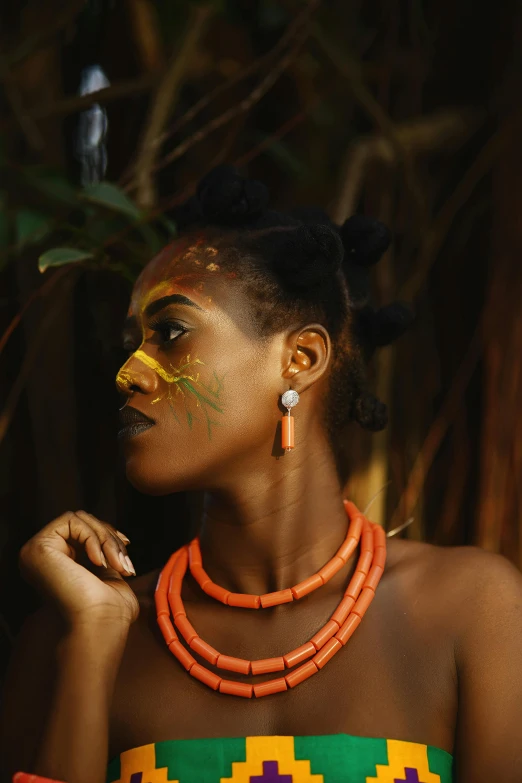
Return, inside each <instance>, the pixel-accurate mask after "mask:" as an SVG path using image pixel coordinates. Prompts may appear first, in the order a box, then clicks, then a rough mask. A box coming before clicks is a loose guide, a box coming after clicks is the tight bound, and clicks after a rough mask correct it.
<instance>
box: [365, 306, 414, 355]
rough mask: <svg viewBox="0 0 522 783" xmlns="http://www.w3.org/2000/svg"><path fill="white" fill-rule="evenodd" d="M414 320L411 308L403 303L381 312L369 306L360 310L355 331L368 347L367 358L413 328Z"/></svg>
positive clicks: (383, 308) (381, 309)
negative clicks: (375, 350) (378, 348)
mask: <svg viewBox="0 0 522 783" xmlns="http://www.w3.org/2000/svg"><path fill="white" fill-rule="evenodd" d="M414 319H415V314H414V313H413V311H412V310H411V308H410V307H408V306H407V305H405V304H402V303H401V302H393V303H392V304H389V305H386V307H381V308H380V310H374V309H373V307H370V306H369V305H366V306H365V307H363V308H362V309H361V310H359V311H358V312H357V318H356V320H355V323H354V331H355V332H356V334H357V336H358V338H359V339H360V341H361V343H362V344H363V345H364V346H366V350H365V356H366V358H367V359H369V358H370V357H371V356H372V354H373V352H374V349H375V348H377V347H381V346H383V345H390V343H392V342H394V340H396V339H397V338H398V337H400V336H401V334H403V333H404V332H405V331H406V330H407V329H408V328H409V327H410V326H411V324H412V323H413V321H414Z"/></svg>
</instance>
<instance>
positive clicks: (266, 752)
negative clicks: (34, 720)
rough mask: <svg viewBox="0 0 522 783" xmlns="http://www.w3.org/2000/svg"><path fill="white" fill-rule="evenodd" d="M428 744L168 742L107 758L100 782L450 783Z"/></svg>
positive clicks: (442, 760)
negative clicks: (104, 780) (105, 780)
mask: <svg viewBox="0 0 522 783" xmlns="http://www.w3.org/2000/svg"><path fill="white" fill-rule="evenodd" d="M452 766H453V757H452V756H451V754H450V753H447V752H446V751H445V750H441V749H440V748H435V747H433V746H431V745H422V744H420V743H417V742H404V741H402V740H394V739H374V738H372V737H356V736H352V735H350V734H327V735H320V736H306V737H290V736H274V737H237V738H212V739H189V740H168V741H165V742H156V743H153V744H151V745H142V746H141V747H139V748H132V749H131V750H126V751H124V752H123V753H121V754H120V756H118V757H117V758H115V759H113V760H112V761H111V762H110V764H109V766H108V770H107V783H451V781H452V780H453V778H452Z"/></svg>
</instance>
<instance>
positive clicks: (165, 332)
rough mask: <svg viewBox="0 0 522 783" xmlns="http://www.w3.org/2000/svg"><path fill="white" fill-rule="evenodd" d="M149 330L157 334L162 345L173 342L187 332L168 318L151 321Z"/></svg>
mask: <svg viewBox="0 0 522 783" xmlns="http://www.w3.org/2000/svg"><path fill="white" fill-rule="evenodd" d="M150 328H151V329H152V330H153V331H154V332H157V333H158V334H159V336H160V337H161V342H162V343H163V344H164V345H168V344H169V343H172V342H174V341H175V340H177V339H178V338H179V337H181V335H183V334H185V332H188V329H185V327H184V326H182V325H181V324H179V323H178V322H177V321H173V320H172V319H170V318H165V319H158V320H157V321H153V322H151V324H150Z"/></svg>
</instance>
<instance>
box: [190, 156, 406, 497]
mask: <svg viewBox="0 0 522 783" xmlns="http://www.w3.org/2000/svg"><path fill="white" fill-rule="evenodd" d="M268 204H269V194H268V190H267V188H266V187H265V185H263V184H262V183H261V182H258V181H256V180H249V179H246V178H244V177H242V176H241V175H240V174H239V173H238V172H237V171H236V170H235V169H234V168H233V167H232V166H229V165H221V166H218V167H216V168H214V169H213V170H212V171H211V172H209V173H208V174H207V175H206V176H205V177H204V178H203V179H202V180H201V182H200V183H199V185H198V188H197V191H196V194H195V195H194V196H193V197H192V198H190V199H189V200H188V201H186V202H185V203H184V204H183V205H181V206H180V207H179V208H178V209H177V210H176V214H175V219H176V222H177V225H178V230H179V232H180V234H184V233H192V231H196V230H197V231H200V232H201V231H202V230H203V232H204V235H205V238H206V239H208V241H209V243H211V244H212V246H213V248H215V249H217V251H218V254H219V261H220V265H221V266H222V267H224V268H225V269H227V270H228V271H229V272H233V273H235V276H236V278H237V280H238V282H239V283H240V284H241V285H242V286H244V290H245V292H246V294H247V296H248V298H249V300H250V302H251V309H252V317H253V320H254V323H255V326H256V329H257V332H258V334H259V335H260V337H267V336H270V335H271V334H274V333H275V332H278V331H281V330H283V329H285V328H287V327H288V326H289V325H291V324H292V323H296V324H303V325H304V324H306V323H312V322H316V323H317V322H318V323H321V324H323V325H324V326H325V328H326V329H327V330H328V333H329V335H330V339H331V341H332V346H333V360H332V366H331V373H330V383H329V386H328V392H327V397H326V400H325V407H324V413H325V426H326V430H327V433H328V438H329V441H330V443H331V446H332V449H333V452H334V455H335V457H336V460H337V468H338V473H339V477H340V479H341V481H343V482H344V480H345V478H346V477H345V475H344V472H343V467H342V465H341V464H340V463H339V455H340V446H341V441H340V435H341V434H342V432H343V430H344V429H345V427H346V425H347V424H348V423H349V422H350V421H356V422H358V423H359V424H360V425H361V426H362V427H363V428H364V429H366V430H371V431H374V432H376V431H378V430H382V429H384V428H385V427H386V425H387V421H388V417H387V409H386V405H385V404H384V403H383V402H381V401H380V400H379V399H377V397H375V396H374V395H373V394H372V392H371V391H370V390H369V389H368V387H367V378H366V364H367V362H368V361H369V360H370V359H371V357H372V356H373V354H374V352H375V350H376V348H378V347H380V346H384V345H389V344H390V343H391V342H393V341H394V340H395V339H396V338H398V337H399V336H400V335H401V334H402V333H403V332H404V331H405V330H406V329H407V328H408V327H409V326H410V324H411V323H412V321H413V313H412V311H411V309H410V308H409V307H407V306H406V305H405V304H402V303H399V302H395V303H393V304H390V305H387V306H385V307H382V308H380V309H377V310H376V309H374V308H373V307H372V306H371V304H370V302H369V294H370V268H371V267H372V266H373V265H374V264H376V263H377V262H378V261H379V260H380V258H381V257H382V255H383V254H384V252H385V251H386V250H387V248H388V247H389V245H390V241H391V234H390V232H389V230H388V229H387V228H386V226H384V225H383V224H382V223H380V222H379V221H378V220H374V219H372V218H369V217H365V216H363V215H353V216H352V217H350V218H349V219H348V220H347V221H346V222H345V223H344V224H343V225H342V226H337V225H335V224H334V223H333V222H332V221H331V220H330V219H329V217H328V216H327V215H326V213H324V212H323V211H321V210H320V209H316V208H301V209H295V210H292V211H290V212H286V213H283V212H276V211H274V210H271V209H269V208H268Z"/></svg>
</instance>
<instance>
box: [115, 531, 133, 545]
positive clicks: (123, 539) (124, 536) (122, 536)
mask: <svg viewBox="0 0 522 783" xmlns="http://www.w3.org/2000/svg"><path fill="white" fill-rule="evenodd" d="M116 533H117V535H119V537H120V538H121V540H122V541H125V542H126V543H127V544H130V538H127V536H126V535H125V533H122V532H121V531H120V530H117V531H116Z"/></svg>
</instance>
